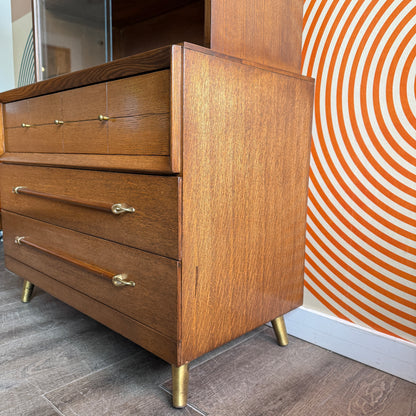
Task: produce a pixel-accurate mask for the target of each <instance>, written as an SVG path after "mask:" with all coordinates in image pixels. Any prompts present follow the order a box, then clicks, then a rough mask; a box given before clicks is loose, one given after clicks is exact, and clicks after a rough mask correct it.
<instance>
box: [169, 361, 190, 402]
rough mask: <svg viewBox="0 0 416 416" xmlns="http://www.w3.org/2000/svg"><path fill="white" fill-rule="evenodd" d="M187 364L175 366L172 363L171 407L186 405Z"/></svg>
mask: <svg viewBox="0 0 416 416" xmlns="http://www.w3.org/2000/svg"><path fill="white" fill-rule="evenodd" d="M188 381H189V372H188V364H184V365H181V366H180V367H176V366H175V365H172V395H173V400H172V402H173V407H176V408H177V409H181V408H183V407H186V402H187V400H188Z"/></svg>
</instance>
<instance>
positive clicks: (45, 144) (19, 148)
mask: <svg viewBox="0 0 416 416" xmlns="http://www.w3.org/2000/svg"><path fill="white" fill-rule="evenodd" d="M5 145H6V149H7V151H8V152H18V153H19V152H27V153H61V152H62V150H63V141H62V128H61V127H60V126H56V125H55V124H43V125H40V126H32V127H30V128H22V127H13V128H9V129H6V130H5Z"/></svg>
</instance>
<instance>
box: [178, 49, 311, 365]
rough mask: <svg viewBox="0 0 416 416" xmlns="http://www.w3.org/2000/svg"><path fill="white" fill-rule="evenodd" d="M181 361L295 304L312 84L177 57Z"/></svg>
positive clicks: (190, 54) (189, 55) (194, 56)
mask: <svg viewBox="0 0 416 416" xmlns="http://www.w3.org/2000/svg"><path fill="white" fill-rule="evenodd" d="M184 79H185V80H186V83H185V85H184V121H183V128H184V133H183V214H182V215H183V232H182V235H183V237H182V238H183V243H182V246H183V247H182V249H183V253H182V259H183V269H182V270H183V282H182V283H183V294H182V296H183V301H182V305H183V306H182V307H183V309H182V321H183V327H182V331H183V344H182V355H181V357H182V362H186V361H189V360H192V359H194V358H196V357H197V356H199V355H201V354H203V353H205V352H207V351H209V350H211V349H213V348H215V347H217V346H218V345H221V344H222V343H224V342H227V341H229V340H230V339H232V338H235V337H237V336H239V335H241V334H243V333H245V332H247V331H249V330H251V329H253V328H255V327H258V326H260V325H261V324H263V323H265V322H266V321H269V320H271V319H273V318H275V317H276V316H279V315H282V314H284V313H286V312H288V311H289V310H291V309H293V308H295V307H296V306H299V305H300V304H301V303H302V291H303V269H304V247H305V225H306V198H307V183H308V169H309V149H310V132H311V120H312V98H313V83H311V82H309V81H304V80H300V79H298V78H296V77H290V76H286V75H280V74H276V73H272V72H268V71H264V70H259V69H256V68H253V67H250V66H246V65H241V64H238V63H235V62H233V61H229V60H223V59H218V58H217V57H214V56H211V55H207V54H202V53H199V52H196V51H191V50H187V49H185V52H184Z"/></svg>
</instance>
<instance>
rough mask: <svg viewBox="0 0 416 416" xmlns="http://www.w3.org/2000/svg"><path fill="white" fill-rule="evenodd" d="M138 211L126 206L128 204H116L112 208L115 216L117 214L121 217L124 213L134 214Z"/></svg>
mask: <svg viewBox="0 0 416 416" xmlns="http://www.w3.org/2000/svg"><path fill="white" fill-rule="evenodd" d="M135 211H136V210H135V209H134V208H133V207H129V206H128V205H126V204H114V205H113V206H112V207H111V212H112V213H113V214H115V215H120V214H123V213H125V212H131V213H133V212H135Z"/></svg>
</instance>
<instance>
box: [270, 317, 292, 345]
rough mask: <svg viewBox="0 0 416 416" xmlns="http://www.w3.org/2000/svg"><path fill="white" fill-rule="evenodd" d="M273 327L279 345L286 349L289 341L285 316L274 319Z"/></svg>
mask: <svg viewBox="0 0 416 416" xmlns="http://www.w3.org/2000/svg"><path fill="white" fill-rule="evenodd" d="M272 325H273V329H274V333H275V334H276V338H277V343H278V344H279V345H280V346H281V347H286V345H287V344H289V340H288V338H287V332H286V325H285V320H284V318H283V315H282V316H279V317H277V318H276V319H273V321H272Z"/></svg>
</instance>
